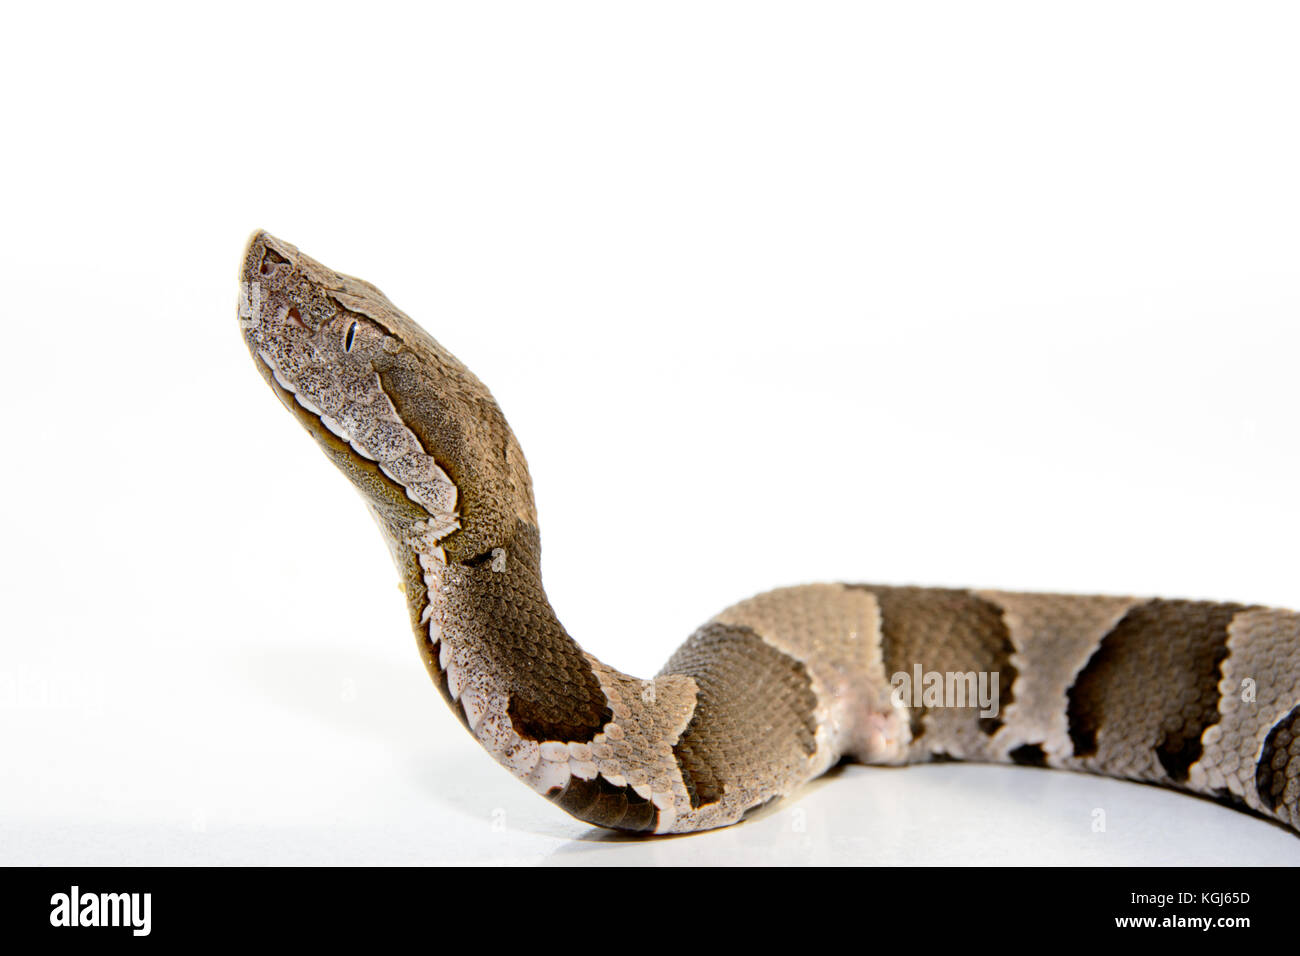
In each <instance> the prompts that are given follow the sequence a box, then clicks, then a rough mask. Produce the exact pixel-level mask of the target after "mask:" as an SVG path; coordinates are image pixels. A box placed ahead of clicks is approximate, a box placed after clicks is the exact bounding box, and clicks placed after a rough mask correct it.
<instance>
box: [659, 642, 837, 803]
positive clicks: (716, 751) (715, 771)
mask: <svg viewBox="0 0 1300 956" xmlns="http://www.w3.org/2000/svg"><path fill="white" fill-rule="evenodd" d="M662 673H663V674H688V675H690V676H691V677H693V678H694V679H695V683H696V686H697V687H698V688H699V696H698V698H697V699H696V702H695V713H694V715H693V716H692V717H691V720H690V723H689V724H688V725H687V727H686V730H685V731H683V732H682V735H681V737H680V738H679V739H678V741H677V743H676V745H674V747H673V756H675V757H676V758H677V765H678V766H679V767H680V768H681V773H682V780H683V781H684V782H685V784H686V789H687V792H688V793H689V794H690V799H691V806H692V807H695V808H699V807H702V806H704V805H706V804H710V803H716V802H717V801H718V800H720V799H722V796H723V794H724V792H725V790H726V787H727V785H728V783H729V782H731V781H735V780H745V779H762V778H767V779H778V778H780V777H781V776H784V775H785V774H786V773H795V772H797V770H798V768H800V767H801V766H802V765H803V762H804V761H806V760H807V759H808V757H810V756H811V755H812V754H813V753H814V752H815V751H816V749H817V741H816V734H817V725H816V722H815V720H814V711H815V710H816V707H817V697H816V695H815V694H814V693H813V689H812V681H811V679H810V678H809V676H808V671H807V669H806V668H805V667H804V665H803V664H802V663H801V662H800V661H797V660H795V659H794V658H792V657H790V656H789V655H787V654H783V653H782V652H781V651H779V650H777V649H776V648H774V647H773V646H772V645H770V644H768V643H767V642H766V641H764V640H763V639H762V638H761V637H759V636H758V635H757V634H755V633H754V632H753V631H752V630H750V629H749V628H747V627H733V626H731V625H728V624H719V623H716V622H715V623H711V624H706V625H704V627H702V628H700V629H699V630H698V631H696V632H695V633H694V634H693V635H691V637H690V639H689V640H687V641H686V643H685V644H683V645H682V646H681V647H680V648H679V649H678V650H677V652H676V653H675V654H673V656H672V659H671V660H669V662H668V663H667V665H665V667H664V669H663V671H662Z"/></svg>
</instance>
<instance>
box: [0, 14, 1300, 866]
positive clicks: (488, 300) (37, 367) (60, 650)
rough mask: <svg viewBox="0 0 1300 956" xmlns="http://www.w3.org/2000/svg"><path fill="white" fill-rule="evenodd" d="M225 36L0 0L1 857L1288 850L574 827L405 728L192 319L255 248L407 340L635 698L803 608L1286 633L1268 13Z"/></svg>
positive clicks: (230, 294) (1291, 346) (1157, 816)
mask: <svg viewBox="0 0 1300 956" xmlns="http://www.w3.org/2000/svg"><path fill="white" fill-rule="evenodd" d="M217 6H218V5H213V9H211V10H210V11H208V12H194V11H184V10H182V9H181V8H179V7H176V6H174V5H159V6H141V5H132V6H120V5H86V6H71V7H66V6H65V7H60V8H58V9H54V8H51V7H42V6H40V5H35V4H27V5H23V6H21V7H17V8H15V9H12V10H10V11H9V12H8V13H7V14H6V27H5V30H4V35H3V38H0V47H2V49H0V89H2V90H3V91H4V92H3V94H0V95H3V97H4V111H3V116H4V124H3V137H4V139H3V150H0V173H2V175H0V190H2V195H3V213H2V215H3V228H2V229H0V269H2V270H3V284H4V292H3V303H4V319H5V340H4V375H3V378H2V380H0V389H2V390H3V391H2V395H0V397H2V398H3V408H4V429H3V441H4V448H5V453H4V467H3V471H2V472H0V483H2V488H3V501H4V511H3V528H2V530H3V541H4V548H3V555H2V557H0V561H2V562H3V564H2V565H0V606H2V607H3V609H4V615H5V616H4V620H3V624H0V627H2V628H3V636H2V638H0V639H2V640H3V648H2V654H0V748H2V749H0V758H2V759H0V862H3V863H50V864H53V863H69V864H79V863H118V862H121V863H256V862H282V863H293V862H311V863H334V862H345V863H353V862H363V861H372V862H420V863H433V862H451V861H501V862H529V861H540V860H549V861H552V862H577V863H585V862H593V861H599V862H606V863H621V862H633V861H646V860H653V861H660V862H686V861H694V862H726V861H736V862H758V861H788V862H809V861H816V860H829V861H856V862H863V863H899V862H937V861H946V862H961V863H988V862H1079V863H1090V864H1107V865H1112V864H1123V863H1132V862H1144V863H1166V862H1196V863H1213V862H1229V863H1238V864H1239V863H1251V862H1273V863H1276V862H1290V863H1296V862H1300V840H1297V839H1296V838H1295V837H1294V836H1292V835H1289V834H1288V833H1286V832H1285V831H1283V830H1282V829H1280V828H1277V827H1274V826H1271V825H1269V824H1267V823H1264V822H1261V821H1259V820H1255V819H1252V818H1249V817H1246V816H1244V815H1239V814H1235V813H1232V812H1230V811H1228V810H1226V809H1223V808H1220V807H1218V806H1215V805H1213V804H1211V803H1209V802H1207V801H1200V800H1195V799H1192V798H1189V797H1184V796H1180V795H1177V794H1173V793H1166V792H1163V791H1159V790H1155V789H1153V788H1146V787H1140V786H1137V785H1135V784H1127V783H1122V782H1116V781H1108V780H1102V779H1096V778H1087V777H1082V776H1074V775H1068V774H1061V773H1048V772H1043V771H1035V770H1028V769H1020V768H1002V767H970V766H949V765H944V766H929V767H917V768H908V769H905V770H883V769H871V768H849V769H848V770H846V771H845V772H842V773H840V774H838V775H837V776H836V777H835V779H832V780H829V781H825V782H824V783H821V784H818V785H814V786H813V787H810V788H809V789H808V790H807V791H806V792H805V793H804V794H803V796H802V798H801V799H799V800H797V801H791V802H787V803H785V804H782V805H780V806H778V807H777V808H776V809H774V810H772V811H771V812H769V813H767V814H765V815H764V816H762V817H760V818H759V819H758V820H757V821H755V822H754V823H751V824H747V825H745V826H742V827H739V828H733V829H731V830H727V831H721V832H718V833H713V834H705V835H699V836H692V837H687V838H682V839H672V840H660V841H653V842H648V843H647V842H645V841H640V842H627V841H624V840H620V839H617V838H609V837H605V836H602V835H601V834H600V833H599V832H598V831H596V830H592V829H590V828H588V827H585V826H584V825H582V824H580V823H578V822H576V821H574V820H571V819H570V818H568V817H567V816H566V815H564V814H563V813H562V812H561V811H559V810H557V809H555V808H554V807H552V806H551V805H549V804H548V803H546V801H544V800H541V799H540V798H539V797H537V796H535V795H533V794H531V793H529V792H528V791H527V789H526V788H524V787H521V786H520V785H519V784H517V783H516V782H514V781H513V780H512V779H511V778H510V777H509V775H508V774H507V773H506V772H505V771H504V770H501V769H499V768H498V767H497V766H496V765H495V764H494V763H493V762H492V761H491V759H490V758H488V757H487V756H486V755H485V754H483V753H482V752H481V751H480V750H479V749H478V748H477V746H476V745H475V744H474V743H473V742H472V740H471V739H470V738H469V737H468V735H466V734H465V733H464V731H463V730H462V729H461V727H460V725H459V723H458V722H457V721H456V719H455V718H454V717H453V716H452V715H451V714H450V713H449V712H448V711H447V709H446V707H445V706H444V705H443V703H442V702H441V700H440V699H439V696H438V694H437V693H436V692H435V691H434V689H433V688H432V687H431V686H430V685H429V681H428V677H427V676H426V674H425V672H424V670H423V668H422V667H421V665H420V662H419V659H418V656H417V654H416V650H415V647H414V641H413V638H412V637H411V635H410V633H409V629H408V626H407V623H406V618H405V612H404V608H403V602H402V598H401V595H400V594H399V593H398V591H397V589H396V587H395V585H396V575H395V572H394V571H393V570H392V567H391V564H390V562H389V559H388V557H387V553H386V549H385V548H384V546H383V544H382V542H381V540H380V538H379V536H378V534H377V533H376V532H375V530H374V529H373V527H371V525H370V519H369V517H368V516H367V514H366V512H365V509H364V508H363V507H362V506H361V503H360V501H359V500H357V496H356V494H355V493H354V492H353V491H352V490H351V488H350V487H349V486H348V485H347V483H346V482H345V481H344V479H343V478H341V477H340V476H338V475H337V474H336V473H334V472H333V470H332V469H331V468H330V467H329V466H328V465H327V464H326V463H325V460H324V458H323V457H322V456H321V455H320V453H319V452H318V451H317V450H316V449H315V447H314V445H313V443H312V442H311V440H310V439H309V438H308V437H307V436H306V434H305V433H303V432H302V430H301V429H300V428H299V427H298V426H297V425H296V424H295V423H294V422H293V421H292V420H291V419H290V418H289V416H287V415H286V414H285V413H284V411H283V410H282V409H281V408H280V407H279V404H278V403H277V402H276V401H275V400H274V398H273V397H272V396H271V395H270V394H269V392H268V391H267V389H266V387H265V386H264V385H263V384H262V383H261V382H260V381H259V377H258V375H257V374H256V372H255V371H254V369H253V367H252V365H251V363H250V361H249V358H248V356H247V354H246V352H245V350H244V347H243V344H242V342H241V340H240V336H239V335H238V330H237V325H236V320H235V303H236V270H237V267H238V264H239V258H240V251H241V249H242V245H243V242H244V241H245V239H246V237H247V235H248V233H249V232H251V231H252V230H253V229H254V228H255V227H265V228H267V229H269V230H271V231H272V232H274V233H275V234H277V235H279V236H281V237H282V238H284V239H287V240H288V241H290V242H293V243H295V244H297V245H298V246H300V247H301V248H302V249H303V250H304V251H306V252H307V253H309V254H310V255H312V256H315V257H316V258H319V259H321V260H322V261H324V262H325V263H327V264H328V265H331V266H333V267H335V268H338V269H340V270H342V271H346V272H350V273H353V274H356V275H360V276H363V277H365V278H367V279H370V280H372V281H374V282H375V283H377V284H378V285H379V286H380V287H381V288H383V289H384V290H385V292H387V293H388V294H389V296H390V297H391V298H392V299H393V300H394V301H395V302H396V303H397V304H398V305H399V306H401V307H402V308H403V309H404V310H406V311H407V312H409V313H410V314H411V315H413V316H415V317H416V318H417V319H418V320H419V321H421V322H422V323H423V324H424V325H426V327H427V328H428V329H429V330H430V331H431V332H432V333H433V334H434V335H435V337H437V338H438V339H439V340H440V341H442V342H443V344H445V345H446V346H447V347H448V348H450V349H451V350H452V351H453V352H455V353H456V354H457V355H458V356H460V357H461V358H462V359H464V360H465V361H466V362H467V363H468V364H469V365H470V366H471V367H472V368H473V369H474V370H475V371H476V372H477V373H478V374H479V376H480V377H481V378H482V379H483V380H484V381H485V382H487V383H488V385H489V386H490V387H491V388H492V389H493V391H494V393H495V394H496V396H497V398H498V400H499V401H500V403H501V405H502V407H503V408H504V410H505V411H506V414H507V416H508V417H509V419H510V421H511V423H512V425H513V427H514V429H515V431H516V432H517V434H518V436H519V438H520V441H521V442H522V444H523V447H524V449H525V450H526V452H527V454H528V456H529V460H530V462H531V466H532V470H533V475H534V478H535V481H536V490H537V497H538V502H539V507H540V513H541V518H542V529H543V539H544V542H545V548H546V558H545V570H546V575H547V582H548V586H549V590H550V594H551V597H552V599H553V601H554V603H555V605H556V607H557V609H558V611H559V613H560V616H561V618H562V619H563V620H564V622H565V623H566V624H567V626H568V627H569V629H570V630H571V631H572V633H573V634H574V635H575V636H576V637H577V638H578V639H579V640H580V641H581V642H582V643H583V644H584V646H585V647H586V648H587V649H589V650H591V651H593V652H594V653H596V654H597V655H598V656H600V657H602V658H604V659H605V660H607V661H608V662H610V663H612V664H614V665H616V666H619V667H621V668H623V669H624V670H627V671H630V672H632V673H635V674H641V675H648V674H649V673H651V672H653V671H655V670H657V668H658V667H659V665H660V664H661V663H662V661H663V660H665V659H666V658H667V656H668V655H669V653H670V652H671V650H672V649H673V647H675V646H676V644H677V643H678V642H679V641H680V640H681V639H683V638H684V637H685V636H686V635H687V634H688V633H689V632H690V631H691V630H692V629H693V628H694V627H695V626H696V625H697V624H699V623H700V622H702V621H704V620H705V619H706V618H708V617H709V616H710V615H712V614H713V613H715V612H716V611H718V610H719V609H721V608H722V607H723V606H725V605H727V604H730V603H732V602H733V601H735V600H738V599H740V598H743V597H746V596H748V595H750V594H752V593H754V592H756V591H759V590H763V589H766V588H768V587H772V586H777V585H782V584H791V583H798V582H802V581H815V580H851V581H872V582H879V583H923V584H934V585H952V586H966V585H972V586H991V587H1002V588H1008V589H1033V590H1066V591H1083V592H1117V593H1136V594H1161V595H1165V596H1185V597H1203V598H1223V599H1237V600H1242V601H1247V602H1258V603H1263V604H1277V605H1283V606H1293V607H1294V606H1300V578H1298V577H1297V564H1298V563H1300V562H1298V560H1297V559H1298V555H1297V550H1296V545H1295V542H1296V541H1297V540H1298V539H1300V504H1298V503H1297V495H1296V490H1295V483H1296V474H1297V471H1298V470H1300V451H1297V440H1296V439H1297V435H1298V434H1300V383H1297V381H1296V376H1295V372H1294V370H1295V367H1296V356H1297V352H1298V351H1300V332H1297V323H1296V318H1297V314H1298V313H1297V309H1298V307H1300V281H1298V279H1300V276H1298V275H1297V271H1298V270H1297V262H1300V230H1298V229H1297V223H1298V222H1300V175H1298V174H1297V170H1300V127H1298V126H1297V123H1296V121H1295V120H1296V115H1297V93H1298V92H1300V58H1297V56H1296V55H1295V51H1296V48H1297V41H1298V40H1300V37H1298V36H1297V27H1298V26H1300V22H1297V17H1296V14H1295V8H1294V6H1287V5H1279V6H1270V5H1267V4H1251V5H1248V6H1243V5H1238V4H1227V3H1224V4H1217V5H1205V4H1194V3H1174V4H1151V3H1133V2H1125V3H1118V4H1105V3H1092V4H1077V5H1069V6H1068V7H1067V6H1064V5H1055V4H1042V3H1024V4H993V3H982V4H960V3H958V4H932V3H927V4H888V5H884V4H865V3H852V4H844V5H838V4H800V3H788V4H763V3H744V4H735V5H729V4H710V3H684V4H672V3H656V4H642V5H635V6H633V5H626V4H609V3H590V4H572V3H547V4H519V5H509V4H495V3H493V4H488V3H483V4H472V5H471V4H459V5H443V6H437V5H420V6H416V5H411V6H404V5H388V4H378V3H369V4H365V5H362V6H359V7H357V6H353V7H345V6H342V5H332V4H322V3H312V4H304V5H283V4H273V3H264V2H263V3H249V4H230V3H226V4H221V5H219V7H220V9H217ZM1152 692H1153V693H1159V688H1153V691H1152ZM1096 809H1102V810H1104V811H1105V813H1106V820H1107V828H1106V832H1104V833H1094V832H1093V831H1092V821H1093V819H1094V816H1093V811H1094V810H1096Z"/></svg>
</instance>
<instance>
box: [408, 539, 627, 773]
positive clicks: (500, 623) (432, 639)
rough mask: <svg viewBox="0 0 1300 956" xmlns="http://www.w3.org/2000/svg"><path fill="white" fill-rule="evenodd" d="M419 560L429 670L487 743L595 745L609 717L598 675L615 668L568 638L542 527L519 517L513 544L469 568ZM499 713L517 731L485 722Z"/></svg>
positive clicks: (418, 607)
mask: <svg viewBox="0 0 1300 956" xmlns="http://www.w3.org/2000/svg"><path fill="white" fill-rule="evenodd" d="M412 557H413V560H414V565H415V567H416V568H418V571H419V578H420V580H419V585H418V586H417V587H416V588H415V589H414V591H413V592H412V591H411V590H409V589H408V594H411V595H412V600H411V611H412V615H413V617H414V620H415V622H416V625H415V626H416V635H417V638H418V639H419V640H420V642H421V645H422V649H423V652H424V656H425V663H426V666H427V667H428V668H429V671H430V674H431V675H432V676H433V677H434V678H435V680H436V681H437V682H438V684H439V686H440V687H441V688H442V690H443V693H444V696H446V698H447V700H448V702H449V703H450V704H451V705H452V706H453V708H454V709H455V710H457V711H458V712H459V713H460V715H461V716H462V717H463V719H464V720H465V723H466V724H467V726H468V727H469V728H470V730H471V731H472V732H475V733H476V735H478V736H480V739H482V737H483V734H482V732H481V731H482V730H484V729H486V730H487V731H488V736H489V737H493V736H500V737H502V738H503V739H504V738H506V737H510V736H517V737H519V738H520V739H522V740H531V741H536V742H545V741H564V742H578V743H586V742H589V741H590V740H591V739H592V738H593V737H594V736H595V735H596V734H598V733H599V732H600V731H601V729H602V728H603V727H604V726H605V725H606V724H607V723H608V722H609V721H610V719H611V716H612V714H611V711H610V708H609V702H608V699H607V697H606V694H605V692H604V690H603V689H602V685H601V681H600V679H599V677H598V676H597V669H598V668H599V669H600V670H604V671H608V669H607V668H603V667H602V666H601V665H599V663H598V662H597V661H595V660H594V659H593V658H591V657H590V656H589V655H587V654H586V653H585V652H584V651H583V650H582V648H580V647H579V646H578V644H577V642H576V641H574V640H573V638H572V637H570V636H569V634H568V632H567V631H566V630H565V629H564V626H563V625H562V624H561V623H560V621H559V618H558V617H557V616H556V614H555V611H554V609H553V608H552V607H551V604H550V601H549V600H547V597H546V592H545V591H544V589H543V588H542V578H541V546H540V541H539V536H538V531H537V528H536V527H535V526H534V525H532V524H530V523H528V522H526V521H523V520H522V519H519V520H517V521H516V523H515V531H514V535H513V536H512V537H511V538H510V539H509V540H508V541H504V542H502V544H501V545H499V546H498V547H495V548H492V549H491V550H489V551H486V552H484V553H483V554H481V555H479V556H477V557H474V558H469V559H467V560H464V561H461V562H455V561H446V562H445V563H444V560H443V558H442V555H439V554H430V553H421V552H419V551H416V552H414V553H413V555H412ZM620 676H621V675H620ZM493 716H494V717H495V718H496V719H497V720H500V719H501V718H502V717H504V718H505V720H506V722H508V726H502V727H499V728H494V727H487V728H482V727H481V726H480V725H481V724H482V722H483V721H484V720H487V719H488V718H489V717H493ZM482 742H484V743H485V745H488V746H489V748H490V749H491V747H492V743H491V740H483V741H482ZM504 745H506V744H505V743H503V746H504Z"/></svg>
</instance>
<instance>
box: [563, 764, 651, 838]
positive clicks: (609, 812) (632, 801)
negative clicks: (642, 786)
mask: <svg viewBox="0 0 1300 956" xmlns="http://www.w3.org/2000/svg"><path fill="white" fill-rule="evenodd" d="M546 796H547V799H549V800H551V801H553V802H554V803H556V804H558V805H559V806H561V807H563V808H564V809H565V810H567V811H568V812H569V813H571V814H572V815H573V816H575V817H577V818H578V819H579V820H583V821H585V822H587V823H590V824H593V825H595V826H600V827H609V828H611V829H614V830H627V831H630V832H633V833H647V832H649V831H652V830H653V829H654V828H655V824H657V823H658V822H659V808H658V807H656V806H655V805H654V803H653V802H652V801H650V800H647V799H646V798H645V797H643V796H641V795H640V794H639V793H637V792H636V791H635V790H633V789H632V788H631V787H619V786H615V785H614V784H612V783H610V782H609V781H608V780H606V779H605V778H604V777H602V776H599V775H597V777H596V779H594V780H582V779H580V778H578V777H570V778H569V782H568V783H566V784H565V785H564V786H563V787H553V788H551V790H550V791H549V792H548V793H547V794H546Z"/></svg>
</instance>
